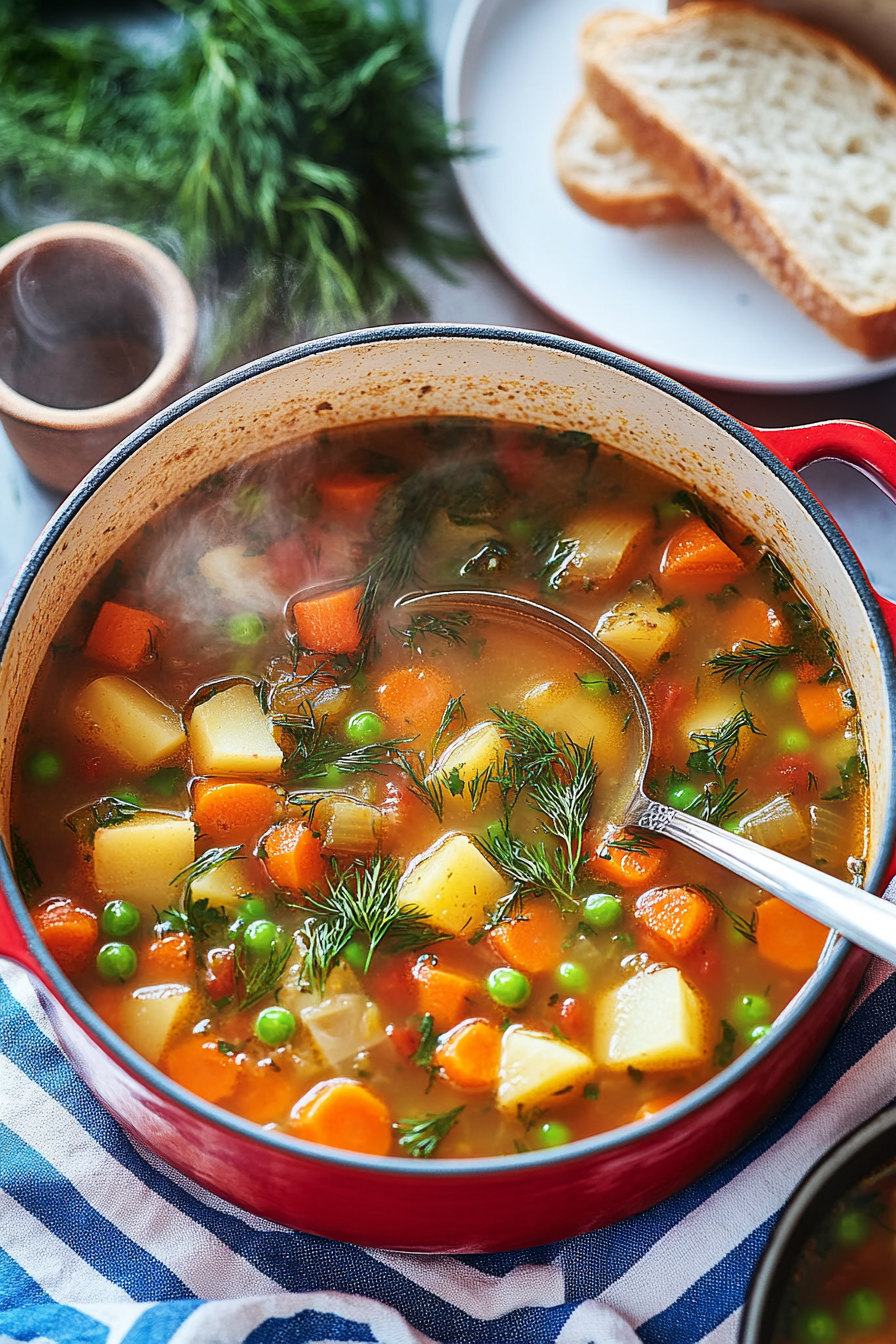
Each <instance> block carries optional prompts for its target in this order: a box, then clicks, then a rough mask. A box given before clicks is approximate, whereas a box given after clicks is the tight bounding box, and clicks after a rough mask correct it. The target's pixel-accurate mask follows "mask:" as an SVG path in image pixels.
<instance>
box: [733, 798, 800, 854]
mask: <svg viewBox="0 0 896 1344" xmlns="http://www.w3.org/2000/svg"><path fill="white" fill-rule="evenodd" d="M740 833H741V835H745V836H746V837H747V839H748V840H755V842H756V844H757V845H765V847H766V848H767V849H802V848H803V847H804V845H806V844H808V841H809V828H808V826H807V825H806V821H805V818H804V817H803V814H802V812H801V811H800V810H799V808H798V807H796V806H795V804H794V801H793V799H792V798H791V796H790V794H787V793H779V794H778V795H777V796H776V797H775V798H772V799H771V800H770V801H769V802H767V803H763V805H762V807H759V808H757V809H756V811H755V812H750V813H748V815H747V816H745V817H743V818H741V823H740Z"/></svg>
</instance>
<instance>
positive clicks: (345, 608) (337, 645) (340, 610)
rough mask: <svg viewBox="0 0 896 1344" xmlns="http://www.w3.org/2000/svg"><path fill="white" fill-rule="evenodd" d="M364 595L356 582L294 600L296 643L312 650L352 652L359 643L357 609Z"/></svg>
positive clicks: (359, 632)
mask: <svg viewBox="0 0 896 1344" xmlns="http://www.w3.org/2000/svg"><path fill="white" fill-rule="evenodd" d="M363 596H364V587H363V585H362V584H355V585H354V586H353V587H352V588H340V589H339V590H338V591H337V592H334V593H322V594H321V595H320V597H306V598H304V599H302V600H300V601H298V602H294V603H293V608H292V615H293V620H294V621H295V624H296V634H297V636H298V639H299V643H300V644H301V645H302V646H303V647H304V648H306V649H312V650H313V651H314V652H315V653H354V652H355V651H356V649H357V648H358V645H359V644H360V643H361V616H360V612H359V610H358V608H359V605H360V602H361V599H362V597H363Z"/></svg>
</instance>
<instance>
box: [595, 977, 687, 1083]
mask: <svg viewBox="0 0 896 1344" xmlns="http://www.w3.org/2000/svg"><path fill="white" fill-rule="evenodd" d="M708 1050H709V1044H708V1034H707V1010H706V1005H705V1004H704V1002H703V999H702V998H701V996H700V995H699V994H698V993H697V991H696V990H695V989H694V988H693V986H692V985H690V984H689V983H688V981H687V980H685V978H684V976H683V975H682V973H681V971H680V970H678V968H677V967H676V966H663V967H660V968H659V969H653V968H649V969H647V970H644V971H639V972H638V974H637V975H634V976H632V978H631V979H630V980H627V981H626V982H625V983H624V984H622V985H620V986H619V987H618V989H614V990H611V992H610V993H609V994H606V995H605V996H604V997H603V999H602V1000H601V1001H600V1002H599V1003H598V1006H597V1029H596V1033H595V1051H594V1053H595V1056H596V1058H597V1061H598V1063H599V1064H602V1065H603V1066H604V1067H605V1068H608V1069H613V1070H617V1071H619V1072H620V1073H621V1072H623V1071H624V1070H625V1069H629V1068H632V1069H643V1070H645V1071H650V1070H660V1069H682V1068H686V1067H687V1066H689V1065H692V1064H699V1063H700V1062H701V1061H702V1060H704V1059H705V1058H706V1055H707V1052H708Z"/></svg>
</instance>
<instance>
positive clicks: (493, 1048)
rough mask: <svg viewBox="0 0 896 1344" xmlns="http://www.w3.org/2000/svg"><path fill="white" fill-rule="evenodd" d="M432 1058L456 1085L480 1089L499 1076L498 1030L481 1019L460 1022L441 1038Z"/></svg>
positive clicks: (473, 1089) (499, 1039)
mask: <svg viewBox="0 0 896 1344" xmlns="http://www.w3.org/2000/svg"><path fill="white" fill-rule="evenodd" d="M432 1058H433V1063H434V1064H438V1066H439V1068H440V1069H441V1070H442V1072H443V1073H444V1074H445V1076H446V1077H447V1078H448V1080H449V1082H452V1083H454V1085H455V1087H463V1088H468V1089H469V1090H470V1091H471V1092H483V1091H485V1089H486V1088H489V1087H491V1086H492V1085H493V1084H494V1081H495V1079H496V1078H497V1076H498V1063H499V1061H500V1058H501V1033H500V1031H499V1030H498V1028H497V1027H495V1026H493V1025H492V1024H491V1022H485V1021H484V1020H482V1019H481V1018H474V1019H472V1020H471V1021H469V1022H462V1023H461V1025H460V1026H459V1027H455V1029H454V1030H453V1031H451V1032H449V1034H448V1035H447V1036H445V1037H443V1039H442V1040H441V1041H440V1042H439V1046H438V1049H437V1050H436V1052H435V1054H434V1055H433V1057H432Z"/></svg>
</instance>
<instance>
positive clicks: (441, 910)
mask: <svg viewBox="0 0 896 1344" xmlns="http://www.w3.org/2000/svg"><path fill="white" fill-rule="evenodd" d="M512 890H513V886H512V884H511V883H510V882H508V881H507V879H506V877H504V875H503V873H499V872H498V870H497V868H495V867H494V865H493V864H491V863H490V862H489V860H488V859H487V858H486V857H485V855H484V854H483V852H482V850H481V849H480V848H479V846H478V845H476V844H474V842H473V841H472V840H471V839H470V837H469V836H468V835H460V834H456V835H449V836H446V837H445V838H444V839H443V840H440V841H439V842H438V843H437V844H435V845H434V846H433V847H432V849H429V850H427V851H426V853H425V854H421V855H420V856H419V857H418V858H417V859H415V860H414V862H413V863H412V864H411V866H410V868H408V870H407V872H406V873H405V875H404V877H403V878H402V879H401V883H400V884H399V887H398V904H399V905H400V906H401V907H402V908H404V907H405V906H409V905H416V906H419V908H420V909H421V910H422V911H423V913H424V914H425V915H426V916H427V918H428V919H429V920H430V921H431V923H432V924H434V925H435V927H436V928H437V929H441V930H442V932H443V933H450V934H452V935H454V936H455V937H457V936H459V935H460V934H463V936H464V937H465V938H470V937H471V936H472V935H473V934H474V933H476V932H477V931H478V930H479V929H481V928H482V926H483V924H484V923H485V913H486V911H487V910H490V909H491V908H492V906H494V905H495V904H497V902H498V901H500V900H501V899H502V898H503V897H504V896H509V895H510V893H511V891H512Z"/></svg>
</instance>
